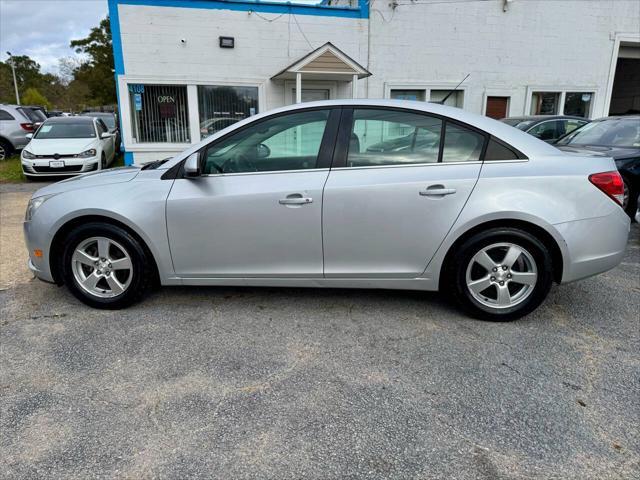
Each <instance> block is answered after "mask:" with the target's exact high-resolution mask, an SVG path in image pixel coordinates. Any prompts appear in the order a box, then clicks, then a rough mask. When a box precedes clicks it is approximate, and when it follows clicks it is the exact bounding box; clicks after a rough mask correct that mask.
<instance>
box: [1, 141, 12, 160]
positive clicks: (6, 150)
mask: <svg viewBox="0 0 640 480" xmlns="http://www.w3.org/2000/svg"><path fill="white" fill-rule="evenodd" d="M12 152H13V147H12V146H11V144H10V143H9V142H7V141H6V140H2V139H0V160H6V159H7V158H9V157H10V156H11V153H12Z"/></svg>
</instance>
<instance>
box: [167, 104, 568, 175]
mask: <svg viewBox="0 0 640 480" xmlns="http://www.w3.org/2000/svg"><path fill="white" fill-rule="evenodd" d="M358 106H361V107H369V108H372V107H381V108H400V109H405V110H414V111H417V112H424V113H428V114H433V115H440V116H443V117H448V118H451V119H453V120H457V121H459V122H462V123H466V124H469V125H471V126H472V127H475V128H478V129H480V130H482V131H484V132H487V133H489V134H491V135H493V136H495V137H496V138H498V139H499V140H502V141H503V142H505V143H507V144H509V145H511V146H513V147H514V148H517V149H518V150H520V151H521V152H522V153H523V154H524V155H526V156H527V157H531V156H557V155H565V154H564V153H563V152H561V151H560V150H558V149H557V148H555V147H554V146H552V145H549V144H548V143H546V142H543V141H542V140H539V139H537V138H536V137H534V136H532V135H529V134H528V133H525V132H523V131H522V130H519V129H517V128H514V127H512V126H510V125H507V124H506V123H503V122H500V121H498V120H494V119H492V118H489V117H485V116H484V115H478V114H476V113H471V112H468V111H466V110H462V109H461V108H455V107H448V106H446V105H440V104H437V103H428V102H422V101H414V100H369V99H352V100H349V99H347V100H321V101H317V102H305V103H298V104H293V105H287V106H285V107H280V108H275V109H273V110H268V111H265V112H262V113H259V114H257V115H253V116H251V117H248V118H245V119H244V120H241V121H239V122H237V123H234V124H233V125H231V126H229V127H227V128H223V129H222V130H219V131H217V132H216V133H214V134H213V135H211V136H209V137H207V138H205V139H203V140H201V141H200V142H198V143H196V144H193V145H192V146H191V147H189V148H188V149H186V150H184V151H183V152H181V153H179V154H178V155H176V156H175V157H174V159H173V160H175V161H171V162H167V163H166V164H165V165H163V167H164V168H171V167H172V166H173V165H174V164H175V163H176V162H177V161H180V160H182V159H184V158H187V157H188V156H189V155H191V154H193V153H195V152H197V151H199V150H200V149H201V148H203V147H204V146H206V145H208V144H209V143H211V142H213V141H215V140H216V139H217V138H220V137H222V136H223V135H227V134H228V133H230V132H232V131H234V130H235V129H237V128H240V127H242V126H244V125H247V124H249V123H253V122H254V121H256V120H259V119H261V118H265V117H269V116H271V115H275V114H280V113H286V112H295V111H296V110H304V109H309V108H321V107H327V108H336V107H353V108H356V107H358Z"/></svg>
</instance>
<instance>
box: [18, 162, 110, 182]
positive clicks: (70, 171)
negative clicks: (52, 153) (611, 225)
mask: <svg viewBox="0 0 640 480" xmlns="http://www.w3.org/2000/svg"><path fill="white" fill-rule="evenodd" d="M51 161H54V159H53V158H46V159H35V160H26V159H21V162H22V172H23V173H24V174H25V175H27V176H29V177H56V176H58V177H61V176H65V177H68V176H70V175H81V174H83V173H87V172H93V171H95V170H97V169H98V168H99V163H100V162H99V161H98V158H96V157H93V158H83V159H71V160H70V159H62V161H64V167H51V166H50V163H49V162H51Z"/></svg>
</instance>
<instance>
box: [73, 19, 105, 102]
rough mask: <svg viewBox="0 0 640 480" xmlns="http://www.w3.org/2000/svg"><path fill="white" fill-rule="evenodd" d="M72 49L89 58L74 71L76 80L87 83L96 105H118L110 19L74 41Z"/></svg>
mask: <svg viewBox="0 0 640 480" xmlns="http://www.w3.org/2000/svg"><path fill="white" fill-rule="evenodd" d="M71 47H72V48H75V51H76V53H81V54H84V55H86V56H87V58H88V61H86V62H84V63H82V64H81V65H80V66H78V67H77V68H76V69H75V70H74V72H73V73H74V78H75V79H76V80H79V81H81V82H83V83H85V84H86V85H87V86H88V87H89V90H90V92H91V96H92V101H93V102H94V104H96V105H111V104H114V103H116V84H115V79H114V63H113V48H112V46H111V26H110V23H109V17H107V18H105V19H104V20H102V21H101V22H100V25H99V26H97V27H94V28H92V29H91V32H90V33H89V35H88V36H87V37H86V38H82V39H80V40H72V41H71Z"/></svg>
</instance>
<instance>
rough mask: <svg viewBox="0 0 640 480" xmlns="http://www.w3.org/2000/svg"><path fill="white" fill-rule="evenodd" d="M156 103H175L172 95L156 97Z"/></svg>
mask: <svg viewBox="0 0 640 480" xmlns="http://www.w3.org/2000/svg"><path fill="white" fill-rule="evenodd" d="M158 103H176V98H175V97H174V96H173V95H158Z"/></svg>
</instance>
